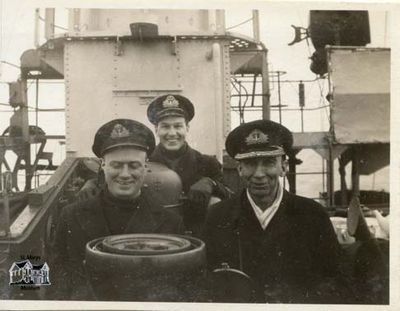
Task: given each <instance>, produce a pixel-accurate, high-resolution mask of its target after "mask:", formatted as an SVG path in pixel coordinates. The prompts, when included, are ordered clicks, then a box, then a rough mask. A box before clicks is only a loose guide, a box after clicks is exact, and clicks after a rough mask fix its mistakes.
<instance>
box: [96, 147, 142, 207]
mask: <svg viewBox="0 0 400 311" xmlns="http://www.w3.org/2000/svg"><path fill="white" fill-rule="evenodd" d="M145 163H146V152H145V151H142V150H138V149H134V148H129V147H125V148H118V149H114V150H111V151H109V152H107V153H106V154H105V155H104V156H103V161H102V167H103V170H104V176H105V180H106V183H107V187H108V191H109V192H110V193H111V194H112V195H113V196H114V197H116V198H118V199H123V200H129V199H134V198H136V197H137V196H138V195H139V193H140V188H141V187H142V185H143V180H144V176H145V174H146V169H145Z"/></svg>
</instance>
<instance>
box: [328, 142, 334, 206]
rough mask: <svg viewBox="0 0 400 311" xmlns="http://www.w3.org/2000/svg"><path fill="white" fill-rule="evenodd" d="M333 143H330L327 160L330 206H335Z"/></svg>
mask: <svg viewBox="0 0 400 311" xmlns="http://www.w3.org/2000/svg"><path fill="white" fill-rule="evenodd" d="M332 148H333V147H332V144H331V143H329V156H328V161H327V174H326V175H327V183H326V184H327V194H328V207H333V206H334V205H335V198H334V182H335V180H334V176H333V169H334V167H333V164H334V159H333V154H332V153H333V152H332Z"/></svg>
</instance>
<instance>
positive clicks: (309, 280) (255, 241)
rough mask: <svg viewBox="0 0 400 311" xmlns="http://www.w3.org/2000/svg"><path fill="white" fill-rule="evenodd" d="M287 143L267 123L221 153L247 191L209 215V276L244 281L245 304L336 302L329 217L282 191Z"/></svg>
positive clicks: (251, 127) (233, 136)
mask: <svg viewBox="0 0 400 311" xmlns="http://www.w3.org/2000/svg"><path fill="white" fill-rule="evenodd" d="M292 141H293V139H292V134H291V132H290V131H289V130H288V129H286V128H285V127H284V126H282V125H280V124H278V123H275V122H272V121H267V120H258V121H253V122H249V123H246V124H242V125H240V126H239V127H237V128H236V129H234V130H233V131H232V132H231V133H230V134H229V135H228V137H227V139H226V151H227V152H228V154H229V155H230V156H231V157H232V158H234V159H236V160H237V161H238V162H239V166H238V172H239V175H240V177H241V179H242V180H243V182H244V185H245V189H244V190H243V192H241V193H239V194H237V195H235V196H233V197H231V198H229V199H228V200H225V201H222V202H219V203H217V204H216V205H213V206H211V208H210V211H209V213H208V217H207V220H206V224H205V234H204V239H205V242H206V247H207V260H208V264H209V268H210V269H211V270H214V269H219V268H221V266H222V267H225V268H231V269H237V270H241V271H242V272H244V273H245V274H247V275H248V276H250V278H251V280H252V282H253V286H254V287H253V290H254V295H253V297H252V298H251V302H283V303H291V302H294V303H319V302H320V303H327V302H330V303H332V302H339V301H336V299H339V297H338V296H339V293H338V291H336V289H337V287H336V285H335V284H336V281H335V280H334V277H335V276H336V274H337V273H338V259H339V258H338V257H339V251H340V247H339V244H338V241H337V238H336V235H335V232H334V229H333V227H332V225H331V222H330V220H329V217H328V216H327V214H326V212H325V211H324V209H323V208H322V206H320V205H319V204H318V203H316V202H315V201H313V200H311V199H308V198H304V197H300V196H297V195H294V194H291V193H289V192H287V191H286V190H285V189H284V188H283V186H282V181H281V179H282V177H283V176H284V175H285V171H286V165H287V164H286V159H285V155H286V154H287V153H288V150H290V148H291V146H292ZM219 271H221V269H220V270H219ZM226 285H227V286H228V285H230V284H226ZM219 299H222V300H225V301H227V300H228V301H229V298H227V297H220V298H219Z"/></svg>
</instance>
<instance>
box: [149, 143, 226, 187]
mask: <svg viewBox="0 0 400 311" xmlns="http://www.w3.org/2000/svg"><path fill="white" fill-rule="evenodd" d="M168 153H169V152H168V151H167V150H165V149H164V148H163V146H162V145H161V144H158V145H157V146H156V148H155V150H154V152H153V154H152V155H151V156H150V158H149V160H150V161H152V162H159V163H162V164H164V165H166V166H167V167H168V168H170V169H172V170H173V171H175V172H176V173H177V174H178V175H179V177H180V178H181V181H182V187H183V192H184V193H187V192H188V191H189V189H190V186H191V185H193V184H194V183H196V182H197V181H198V180H199V179H200V178H202V177H210V178H211V179H212V180H214V181H215V182H221V181H222V166H221V164H220V163H219V162H218V160H217V159H216V158H215V157H213V156H209V155H205V154H202V153H200V152H199V151H197V150H195V149H192V148H191V147H190V146H189V145H187V144H186V145H185V146H184V147H183V149H182V150H180V151H178V152H177V153H176V156H175V157H174V158H171V157H169V155H168ZM174 160H175V161H174Z"/></svg>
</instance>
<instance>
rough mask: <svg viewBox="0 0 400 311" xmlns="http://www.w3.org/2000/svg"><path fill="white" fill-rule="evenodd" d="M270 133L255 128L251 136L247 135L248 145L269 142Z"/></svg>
mask: <svg viewBox="0 0 400 311" xmlns="http://www.w3.org/2000/svg"><path fill="white" fill-rule="evenodd" d="M268 140H269V139H268V135H267V134H265V133H263V132H262V131H260V130H257V129H255V130H254V131H252V132H251V133H250V134H249V136H247V137H246V144H247V145H258V144H264V143H267V142H268Z"/></svg>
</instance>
